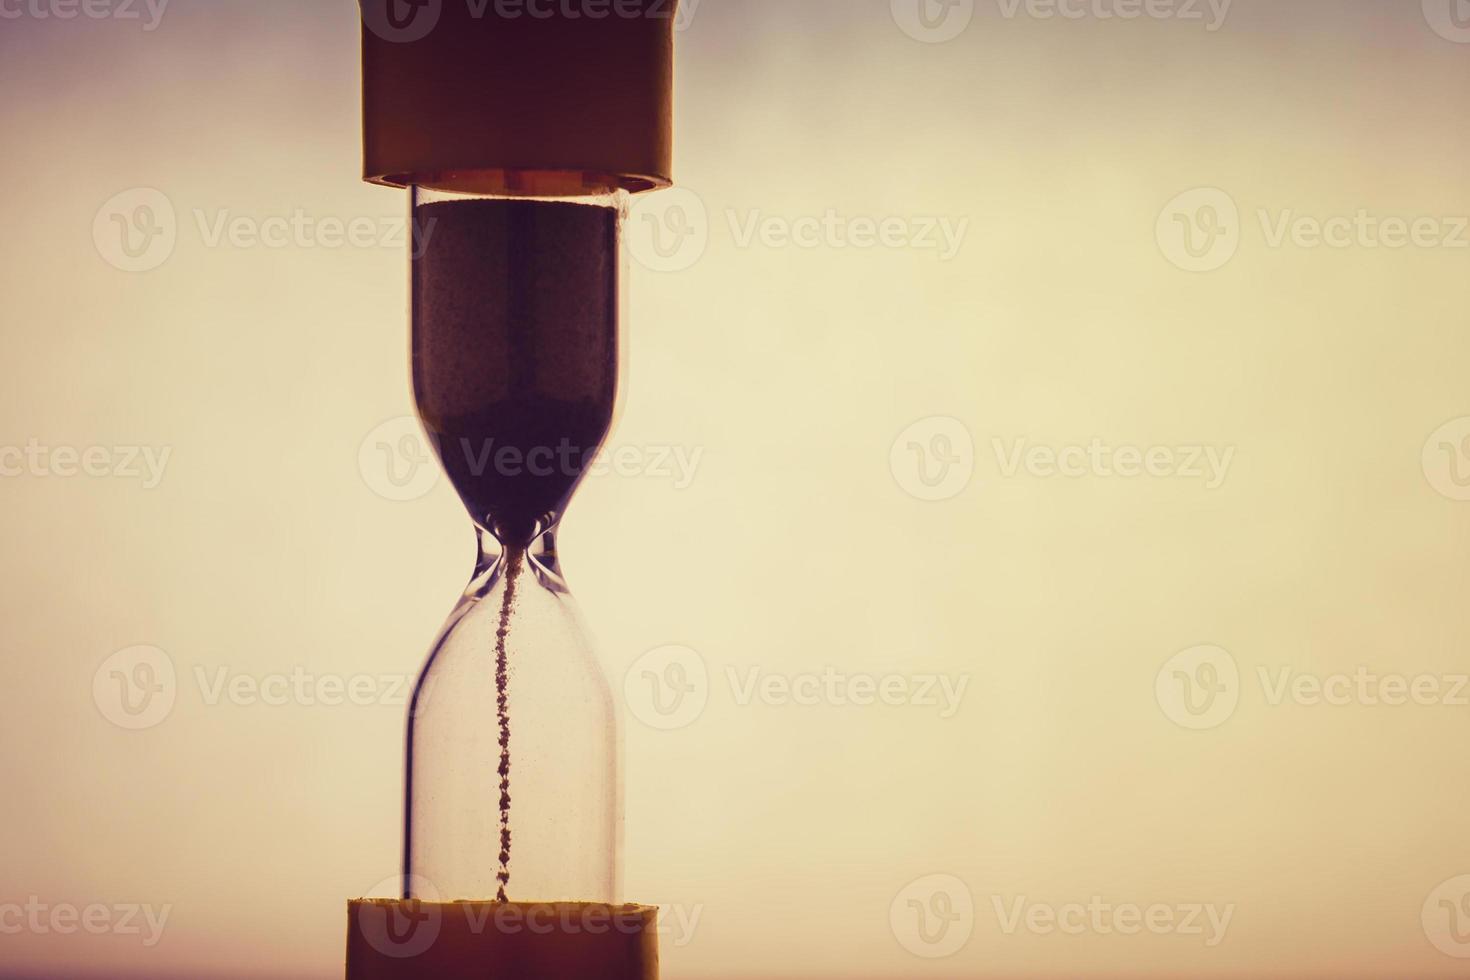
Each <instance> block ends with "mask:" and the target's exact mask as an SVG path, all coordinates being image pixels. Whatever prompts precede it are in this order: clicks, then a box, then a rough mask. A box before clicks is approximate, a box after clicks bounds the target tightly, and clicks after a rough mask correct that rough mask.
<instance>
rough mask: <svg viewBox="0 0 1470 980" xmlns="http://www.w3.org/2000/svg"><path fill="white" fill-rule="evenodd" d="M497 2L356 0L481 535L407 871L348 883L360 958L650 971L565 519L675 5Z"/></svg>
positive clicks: (424, 681)
mask: <svg viewBox="0 0 1470 980" xmlns="http://www.w3.org/2000/svg"><path fill="white" fill-rule="evenodd" d="M504 6H505V5H497V4H480V5H476V4H468V5H465V4H456V3H447V2H446V3H444V4H442V5H441V4H437V3H429V4H425V3H404V2H403V0H362V10H363V22H364V31H363V75H364V145H365V158H366V161H365V162H366V173H367V177H368V179H370V180H372V181H374V182H377V183H382V184H388V185H391V186H396V187H402V188H406V189H407V190H408V192H409V196H410V208H411V219H412V220H411V227H412V229H413V235H412V257H411V307H412V310H411V321H412V323H411V360H412V384H413V395H414V403H415V406H416V409H417V412H418V416H419V419H420V421H421V422H422V423H423V427H424V430H425V433H426V434H427V436H428V439H429V441H430V443H431V444H432V446H433V447H434V451H435V453H436V455H437V457H438V460H439V462H440V464H441V465H442V466H443V468H444V471H445V473H446V474H447V475H448V477H449V480H450V482H451V483H452V484H453V486H454V488H455V490H456V491H457V492H458V494H459V498H460V500H461V501H462V502H463V504H464V506H465V509H466V511H467V512H468V515H469V517H470V519H471V521H472V522H473V527H474V530H475V534H476V536H477V538H478V555H477V561H476V562H475V565H474V571H473V574H472V576H471V579H470V583H469V586H468V588H467V589H466V591H465V593H464V595H463V596H462V597H461V599H460V600H459V602H458V603H457V605H456V606H455V607H454V609H453V611H452V613H451V614H450V616H449V619H448V622H447V623H446V624H445V625H444V627H443V629H442V630H441V632H440V634H439V636H438V638H437V639H436V640H435V641H434V643H433V645H432V647H431V650H430V653H429V656H428V659H427V662H426V663H425V665H424V667H423V669H422V672H421V674H420V676H419V679H418V684H417V686H416V688H415V693H414V697H413V701H412V707H411V710H410V712H409V719H408V737H407V753H406V755H407V793H406V805H405V811H404V816H405V822H404V848H403V851H404V853H403V875H402V888H401V890H400V891H401V894H400V895H398V896H395V897H394V898H393V899H390V900H378V901H364V902H357V903H353V906H352V909H351V915H350V916H349V937H348V974H349V977H379V976H382V977H389V976H392V977H402V976H434V977H456V976H477V977H478V976H485V975H493V976H498V977H510V978H514V977H540V976H546V977H558V978H571V980H576V978H580V977H598V978H605V980H615V978H619V977H641V978H647V977H652V976H655V975H656V971H657V950H656V944H655V937H654V932H655V930H654V927H653V918H652V912H653V910H651V909H648V908H645V907H642V906H619V905H617V904H616V903H617V902H618V901H619V900H620V895H619V847H620V841H621V819H622V816H621V795H622V792H621V782H620V778H619V767H618V744H619V740H618V723H617V711H616V705H615V702H614V698H613V695H612V691H611V687H610V685H609V683H608V681H607V678H606V676H605V674H604V673H603V671H602V668H601V666H600V664H599V662H598V660H597V657H596V656H595V654H594V652H593V650H592V646H591V644H590V642H589V640H588V639H587V634H586V632H585V630H584V628H583V626H582V622H581V619H580V617H579V615H578V613H577V611H576V608H575V605H574V603H573V601H572V599H571V596H570V594H569V592H568V591H567V588H566V583H565V581H564V579H563V577H562V573H561V568H560V565H559V563H558V560H557V551H556V535H557V529H558V527H559V525H560V523H561V519H562V516H563V515H564V513H565V511H566V508H567V506H568V504H569V502H570V501H571V499H572V497H573V495H574V494H575V492H576V490H577V488H578V486H579V485H580V483H581V482H582V479H583V477H584V476H585V475H586V473H587V472H588V470H589V468H590V467H591V465H592V463H593V462H594V459H595V456H596V454H597V453H598V452H599V450H600V449H601V447H602V445H603V443H604V441H605V440H606V438H607V436H608V433H609V430H610V429H611V427H612V424H613V419H614V415H615V410H616V405H617V398H618V376H619V364H620V360H621V357H622V352H621V345H620V340H619V330H620V319H621V281H622V256H621V228H622V221H623V218H624V216H625V214H626V212H627V208H628V202H629V199H630V195H631V194H634V193H637V192H640V191H645V190H650V189H654V188H657V187H662V186H667V185H668V184H669V183H670V179H669V172H670V156H671V153H670V143H671V141H670V115H671V113H670V102H671V83H672V48H673V31H672V28H673V22H672V18H673V16H674V4H672V3H668V2H666V0H619V3H617V4H614V5H611V6H607V5H604V6H603V7H599V9H602V10H603V16H601V17H589V16H585V15H584V14H585V12H583V11H580V10H579V9H575V8H576V5H575V4H570V5H569V4H561V5H559V6H557V5H545V6H544V7H540V8H537V9H538V10H539V11H540V14H539V15H537V16H530V15H529V14H530V13H531V11H529V10H521V9H520V8H519V7H517V8H516V16H511V15H510V11H509V10H502V9H501V8H502V7H504ZM604 8H605V9H604ZM420 17H424V18H428V21H420V20H418V18H420ZM508 912H513V913H515V915H514V916H512V918H513V919H515V920H516V921H517V922H519V923H520V926H519V927H512V926H508V925H506V922H505V918H506V916H505V914H506V913H508ZM538 912H541V913H544V914H543V915H542V916H541V919H540V920H539V921H540V922H541V924H542V926H543V928H539V929H538V928H535V927H533V926H532V925H531V923H532V922H533V921H536V920H535V916H536V914H537V913H538ZM589 916H591V917H592V918H591V919H589V918H588V917H589ZM426 923H432V932H433V936H432V938H430V939H428V940H426V939H425V938H424V937H425V930H426V929H428V926H427V925H426ZM487 970H488V971H489V972H488V973H487Z"/></svg>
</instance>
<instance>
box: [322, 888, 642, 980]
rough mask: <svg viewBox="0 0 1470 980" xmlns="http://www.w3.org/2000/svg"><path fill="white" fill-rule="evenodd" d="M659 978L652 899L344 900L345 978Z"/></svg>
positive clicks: (541, 979)
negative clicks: (604, 901)
mask: <svg viewBox="0 0 1470 980" xmlns="http://www.w3.org/2000/svg"><path fill="white" fill-rule="evenodd" d="M410 978H412V980H420V978H423V980H429V978H432V980H471V978H473V980H658V915H657V909H654V908H651V907H649V906H646V905H603V904H599V903H587V902H545V903H533V902H418V901H394V900H388V899H363V900H361V901H356V902H351V903H349V904H348V907H347V980H410Z"/></svg>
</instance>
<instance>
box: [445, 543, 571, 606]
mask: <svg viewBox="0 0 1470 980" xmlns="http://www.w3.org/2000/svg"><path fill="white" fill-rule="evenodd" d="M475 535H476V544H477V546H478V549H479V553H478V555H477V556H476V559H475V572H474V575H472V576H471V577H470V584H469V586H468V587H467V588H466V589H465V595H466V596H470V597H473V598H484V597H485V596H486V595H488V594H489V593H490V591H491V590H492V589H494V588H495V584H496V583H497V582H498V581H499V580H500V578H501V576H503V575H504V574H505V571H506V568H507V566H508V565H509V563H510V562H511V560H512V557H513V556H512V552H513V550H514V549H510V548H507V547H506V546H505V545H503V544H501V543H500V542H499V541H498V540H496V538H495V535H493V534H491V533H490V532H489V531H487V530H485V529H484V528H481V527H477V528H475ZM520 560H521V561H522V562H523V563H524V564H523V566H522V567H523V569H524V570H526V571H529V572H531V573H532V574H533V575H534V577H535V579H536V581H537V583H538V584H539V585H541V586H542V587H543V588H546V589H550V590H551V591H553V592H560V593H564V592H566V591H567V586H566V581H565V579H563V578H562V573H561V565H560V563H559V561H558V558H557V548H556V530H555V528H553V529H552V530H549V531H546V532H544V533H542V534H539V535H537V536H536V537H535V538H533V539H532V541H531V543H530V545H528V546H527V547H526V548H524V549H523V550H522V552H521V555H520Z"/></svg>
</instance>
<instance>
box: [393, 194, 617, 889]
mask: <svg viewBox="0 0 1470 980" xmlns="http://www.w3.org/2000/svg"><path fill="white" fill-rule="evenodd" d="M412 198H413V200H412V208H413V214H412V218H413V222H412V223H413V229H414V242H413V288H412V307H413V332H412V337H413V339H412V356H413V383H414V398H415V403H416V406H417V410H418V413H419V417H420V419H421V421H422V422H423V424H424V428H425V430H426V432H427V433H428V436H429V439H430V441H431V443H432V444H433V446H434V448H435V451H436V453H437V454H438V457H439V460H440V462H441V464H442V465H443V467H444V470H445V472H446V473H447V474H448V475H449V478H450V481H451V482H452V483H453V485H454V487H455V489H456V490H457V491H458V493H459V495H460V499H461V500H462V501H463V502H464V504H465V507H466V509H467V510H468V512H469V514H470V516H471V518H472V520H473V521H474V524H475V528H476V532H477V534H478V537H479V559H478V561H477V563H476V567H475V572H474V575H473V576H472V578H471V581H470V584H469V587H468V588H467V590H466V592H465V594H464V596H463V597H462V598H461V600H460V602H459V603H458V605H457V606H456V607H455V609H454V611H453V613H452V614H451V615H450V617H449V621H448V622H447V623H446V625H445V627H444V629H443V631H442V632H441V633H440V636H439V637H438V639H437V640H436V641H435V643H434V646H433V648H432V651H431V653H430V656H429V659H428V662H427V663H426V664H425V666H424V669H423V672H422V674H421V675H420V678H419V682H418V686H417V688H416V691H415V696H414V700H413V703H412V707H411V709H410V714H409V735H408V788H407V803H406V814H405V816H406V825H405V845H404V889H403V890H404V895H405V897H407V898H425V899H432V900H440V901H455V900H485V899H499V900H502V901H504V900H515V901H537V902H540V901H592V902H615V901H617V899H618V859H619V853H618V852H619V843H620V836H621V800H620V780H619V776H618V720H617V715H616V711H615V707H614V701H613V697H612V693H611V688H610V686H609V684H608V682H607V679H606V676H605V675H604V673H603V671H602V668H601V666H600V664H599V663H598V661H597V658H596V657H595V655H594V654H593V651H592V647H591V644H590V642H589V640H588V639H587V634H586V632H585V630H584V628H583V626H582V622H581V619H580V616H579V615H578V613H577V611H576V608H575V605H574V604H573V602H572V599H571V596H570V595H569V594H568V592H567V590H566V586H565V582H564V581H563V579H562V577H561V573H560V570H559V568H558V566H557V561H556V547H555V532H556V527H557V524H558V523H559V522H560V520H561V516H562V514H563V513H564V512H565V508H566V506H567V503H568V501H569V500H570V499H571V497H572V495H573V494H574V493H575V491H576V488H577V486H578V485H579V484H580V483H581V480H582V478H583V476H584V475H585V473H586V471H587V469H588V468H589V467H590V465H591V464H592V462H593V459H594V457H595V454H596V453H597V452H598V451H599V450H600V448H601V446H602V444H603V442H604V441H605V440H606V438H607V435H608V432H609V430H610V429H611V427H612V424H613V420H614V416H615V413H616V408H617V396H618V373H619V372H618V366H619V360H620V356H621V351H620V345H619V321H620V288H619V287H620V279H621V269H620V262H621V257H620V248H619V235H620V227H621V221H622V217H623V215H624V213H625V197H624V196H623V195H618V196H613V197H605V198H580V199H575V200H570V199H568V200H555V199H550V198H527V197H517V198H506V197H484V196H471V195H449V194H444V193H440V192H431V191H425V190H422V189H415V190H414V191H413V192H412Z"/></svg>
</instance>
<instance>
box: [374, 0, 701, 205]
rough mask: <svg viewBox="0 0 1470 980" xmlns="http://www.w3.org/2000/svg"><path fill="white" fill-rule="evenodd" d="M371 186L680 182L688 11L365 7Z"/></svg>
mask: <svg viewBox="0 0 1470 980" xmlns="http://www.w3.org/2000/svg"><path fill="white" fill-rule="evenodd" d="M359 2H360V6H361V9H362V24H363V29H362V79H363V81H362V93H363V163H364V166H363V175H364V177H365V179H367V180H369V181H372V182H374V183H378V184H387V185H390V186H395V187H405V186H408V185H410V184H419V185H422V186H426V187H433V188H435V189H438V190H448V191H466V192H478V193H502V192H511V193H537V194H557V195H562V194H581V193H606V192H609V191H613V190H620V189H621V190H626V191H630V192H637V191H644V190H652V189H655V188H659V187H667V186H668V185H669V184H671V183H672V182H673V161H672V156H673V152H672V151H673V75H674V66H673V61H674V17H675V13H676V8H677V0H359Z"/></svg>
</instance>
